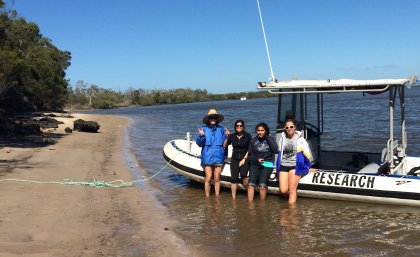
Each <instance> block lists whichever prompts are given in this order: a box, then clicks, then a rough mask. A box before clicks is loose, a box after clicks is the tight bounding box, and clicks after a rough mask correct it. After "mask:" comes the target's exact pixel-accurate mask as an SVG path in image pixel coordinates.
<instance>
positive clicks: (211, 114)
mask: <svg viewBox="0 0 420 257" xmlns="http://www.w3.org/2000/svg"><path fill="white" fill-rule="evenodd" d="M210 117H216V118H217V123H220V122H222V121H223V120H224V119H225V117H223V115H221V114H219V113H217V111H216V109H210V110H209V112H208V113H207V115H206V116H204V118H203V123H206V124H210Z"/></svg>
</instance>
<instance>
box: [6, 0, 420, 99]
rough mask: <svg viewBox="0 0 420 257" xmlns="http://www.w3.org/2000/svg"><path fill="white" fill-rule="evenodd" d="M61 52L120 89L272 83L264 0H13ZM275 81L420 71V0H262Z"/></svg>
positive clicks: (216, 89) (219, 89)
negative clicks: (263, 28)
mask: <svg viewBox="0 0 420 257" xmlns="http://www.w3.org/2000/svg"><path fill="white" fill-rule="evenodd" d="M4 1H5V2H6V4H7V6H8V7H10V6H11V5H12V4H13V6H12V9H15V10H17V12H18V14H20V16H22V17H24V18H25V19H26V20H27V21H30V22H34V23H36V24H37V25H38V26H39V27H40V30H41V34H42V35H43V36H44V37H47V38H49V39H51V41H52V43H53V44H54V45H55V46H57V47H58V48H59V49H60V50H63V51H64V50H66V51H69V52H71V56H72V59H71V66H70V67H69V68H68V69H67V75H66V78H67V79H68V80H69V81H70V84H71V85H72V86H74V85H75V84H76V82H77V81H79V80H82V81H83V82H84V83H86V84H95V85H97V86H99V87H102V88H109V89H113V90H116V91H125V90H127V89H130V88H132V89H139V88H141V89H146V90H154V89H175V88H191V89H194V90H195V89H203V90H204V89H206V90H207V91H208V92H210V93H233V92H246V91H255V90H256V85H257V82H258V81H268V78H269V77H270V67H269V62H268V58H267V54H266V49H265V44H264V38H263V33H262V29H261V24H260V19H259V14H258V8H257V1H256V0H124V1H111V0H101V1H99V0H88V1H87V0H71V1H67V0H61V1H60V0H4ZM259 1H260V6H261V11H262V15H263V21H264V26H265V32H266V36H267V42H268V45H269V51H270V57H271V62H272V68H273V72H274V75H275V78H276V79H279V80H289V79H296V78H299V79H340V78H350V79H380V78H409V77H410V76H411V75H415V74H420V15H419V14H420V1H419V0H294V1H291V0H288V1H286V0H259Z"/></svg>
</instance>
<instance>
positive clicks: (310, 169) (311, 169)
mask: <svg viewBox="0 0 420 257" xmlns="http://www.w3.org/2000/svg"><path fill="white" fill-rule="evenodd" d="M317 171H318V170H317V169H315V168H309V172H311V173H314V172H317Z"/></svg>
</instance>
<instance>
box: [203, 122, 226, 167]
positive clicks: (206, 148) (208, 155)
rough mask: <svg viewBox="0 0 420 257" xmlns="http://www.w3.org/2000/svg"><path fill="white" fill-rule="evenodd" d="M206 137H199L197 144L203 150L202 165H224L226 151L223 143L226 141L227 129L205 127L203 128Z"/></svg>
mask: <svg viewBox="0 0 420 257" xmlns="http://www.w3.org/2000/svg"><path fill="white" fill-rule="evenodd" d="M201 129H202V130H203V131H204V136H203V137H200V134H198V135H197V137H196V139H195V142H196V143H197V145H198V146H199V147H202V149H201V165H203V166H207V165H215V164H219V165H221V164H223V161H224V160H225V149H224V147H223V142H224V141H225V139H226V133H225V129H224V128H223V127H222V126H219V125H216V126H212V127H211V126H204V127H202V128H201Z"/></svg>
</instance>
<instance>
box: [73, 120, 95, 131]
mask: <svg viewBox="0 0 420 257" xmlns="http://www.w3.org/2000/svg"><path fill="white" fill-rule="evenodd" d="M73 124H74V126H73V130H74V131H80V132H92V133H96V132H98V130H99V127H100V125H99V124H98V123H97V122H96V121H85V120H82V119H78V120H75V121H73Z"/></svg>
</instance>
